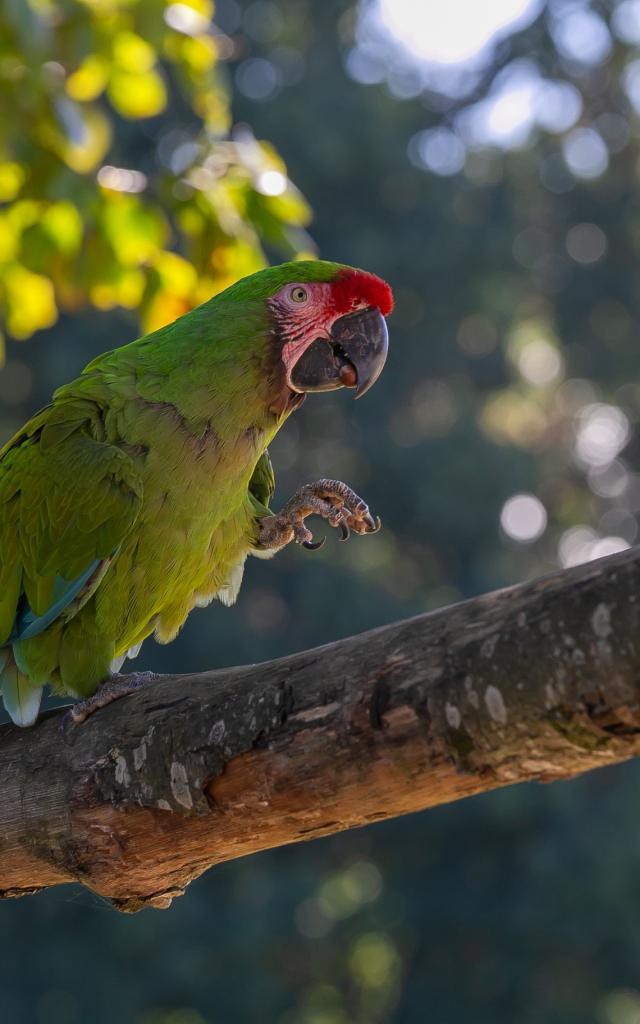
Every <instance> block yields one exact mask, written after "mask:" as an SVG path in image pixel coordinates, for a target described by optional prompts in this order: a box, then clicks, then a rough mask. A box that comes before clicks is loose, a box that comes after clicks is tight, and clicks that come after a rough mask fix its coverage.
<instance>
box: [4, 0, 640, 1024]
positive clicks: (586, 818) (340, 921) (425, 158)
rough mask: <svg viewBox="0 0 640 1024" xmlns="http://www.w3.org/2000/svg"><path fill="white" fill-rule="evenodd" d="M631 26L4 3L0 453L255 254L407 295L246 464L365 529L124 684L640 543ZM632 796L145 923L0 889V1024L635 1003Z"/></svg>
mask: <svg viewBox="0 0 640 1024" xmlns="http://www.w3.org/2000/svg"><path fill="white" fill-rule="evenodd" d="M639 47H640V2H639V0H620V2H616V0H593V2H587V0H549V2H546V3H545V2H543V0H484V2H483V3H477V2H476V0H447V3H446V4H441V3H436V2H435V0H361V2H360V3H357V2H349V0H323V2H322V3H319V2H316V3H312V2H311V0H254V2H238V0H218V2H216V4H215V7H214V5H213V3H212V2H211V0H177V2H170V3H169V2H168V3H165V2H163V0H4V3H3V4H2V10H1V11H0V126H1V129H0V264H1V269H0V316H1V319H2V323H3V329H4V333H5V340H4V355H3V367H2V370H1V371H0V403H1V407H0V435H1V439H2V440H5V439H7V438H8V437H9V436H10V435H11V434H12V433H13V431H14V430H15V429H17V428H18V427H19V426H20V425H21V424H22V422H23V421H24V420H25V418H26V417H27V416H28V415H29V414H30V413H31V412H33V411H34V410H35V409H36V408H38V407H39V406H41V405H43V404H45V403H46V401H47V400H48V397H49V395H50V394H51V391H52V390H53V389H54V388H55V387H56V386H58V385H59V384H61V383H63V382H64V381H66V380H68V379H70V378H71V377H72V376H74V375H75V374H76V373H78V372H79V371H80V369H81V368H82V366H83V365H84V364H85V363H86V362H87V361H88V360H89V359H91V358H92V357H93V356H94V355H95V354H96V353H98V352H100V351H102V350H104V349H107V348H111V347H114V346H115V345H119V344H122V343H124V342H127V341H129V340H131V339H133V338H134V337H136V336H137V335H138V334H139V333H140V332H141V331H147V330H151V329H153V328H154V327H157V326H160V325H161V324H163V323H165V322H167V321H170V320H172V319H174V318H175V317H176V316H178V315H179V314H180V313H182V312H184V311H185V310H187V309H188V308H190V307H191V306H193V305H195V304H197V303H199V302H201V301H203V300H205V299H206V298H208V297H209V296H211V295H213V294H214V293H215V292H216V291H219V290H220V289H221V288H223V287H225V286H226V285H227V284H229V283H230V282H231V281H233V280H235V279H236V278H237V277H239V276H242V275H244V274H246V273H249V272H251V271H253V270H255V269H257V268H259V267H260V266H262V265H264V264H265V262H278V261H280V260H282V259H285V258H292V257H294V256H307V257H308V256H309V255H313V254H316V253H317V254H319V255H321V256H323V257H326V258H329V259H336V260H339V261H341V262H346V263H351V264H356V265H359V266H362V267H364V268H366V269H367V270H371V271H374V272H376V273H378V274H380V275H381V276H383V277H385V278H386V279H387V280H389V281H390V282H391V284H392V285H393V287H394V289H395V292H396V297H397V307H396V312H395V313H394V314H393V318H392V320H391V322H390V330H391V352H390V357H389V361H388V364H387V368H386V370H385V373H384V375H383V377H382V378H381V380H380V382H379V383H378V385H377V386H376V388H374V390H373V391H372V392H370V393H369V394H368V395H367V397H366V398H365V399H364V400H363V401H362V402H359V403H358V404H357V405H354V404H353V403H352V401H351V400H350V397H349V395H347V394H338V395H335V396H319V397H318V398H316V399H314V398H310V399H309V400H308V401H307V402H306V403H305V406H304V408H303V409H302V411H301V412H300V413H298V414H297V415H296V416H295V417H294V418H293V419H292V420H290V421H289V422H288V423H287V425H286V428H285V429H284V431H283V432H282V434H281V436H279V437H278V438H277V440H276V442H275V444H274V445H273V446H272V449H271V451H272V458H273V461H274V464H275V467H276V472H277V477H278V490H277V494H276V500H275V503H274V504H275V506H276V507H278V506H279V505H280V504H282V503H283V502H284V501H285V500H286V499H287V498H288V497H289V496H290V495H291V494H292V493H293V491H294V490H295V489H296V488H297V487H298V486H299V484H301V483H302V482H304V481H306V480H309V479H313V478H315V477H317V476H322V475H327V474H328V475H332V476H337V477H342V478H344V479H345V480H347V481H348V482H349V483H350V484H351V485H352V486H353V487H354V488H355V489H356V490H358V491H359V492H360V493H362V494H364V495H365V496H366V498H367V499H368V500H369V502H370V504H371V507H372V508H373V510H374V511H375V512H376V513H379V514H380V515H381V516H382V519H383V522H384V530H383V531H382V532H381V533H380V534H379V535H377V536H376V537H372V538H368V539H366V540H362V539H359V538H354V539H353V540H352V541H351V542H350V543H349V544H346V545H344V546H343V545H338V544H336V542H335V541H336V538H335V537H334V536H331V537H330V538H329V541H328V543H327V545H326V547H325V548H324V549H323V550H322V551H321V552H319V553H317V554H310V553H308V552H303V551H301V550H299V549H297V550H288V551H285V552H284V553H283V554H281V555H280V556H279V557H278V558H277V559H276V560H275V561H274V562H271V563H269V564H264V563H259V562H257V561H254V564H250V565H248V572H247V574H246V577H245V584H244V587H243V589H242V591H241V594H240V598H239V600H238V603H237V605H236V606H235V607H234V608H233V609H231V610H227V609H225V608H222V607H221V606H214V607H210V608H209V609H207V610H204V611H199V612H194V613H193V614H192V616H191V618H190V619H189V622H188V624H187V626H186V627H185V629H184V630H183V632H182V634H181V636H180V638H179V639H178V641H176V642H175V643H174V644H173V645H171V646H170V647H166V648H160V647H157V646H156V645H155V644H154V643H153V642H152V641H147V643H146V644H145V647H144V650H143V653H142V655H141V658H140V663H139V664H140V667H141V668H152V669H156V670H160V671H167V672H169V671H193V670H203V669H207V668H212V667H216V666H221V665H228V664H234V663H239V662H247V661H259V660H262V659H266V658H272V657H275V656H278V655H281V654H285V653H289V652H291V651H294V650H299V649H302V648H305V647H308V646H311V645H314V644H319V643H324V642H326V641H329V640H334V639H337V638H339V637H342V636H346V635H349V634H351V633H354V632H357V631H360V630H364V629H367V628H370V627H373V626H376V625H379V624H381V623H384V622H388V621H390V620H393V619H395V618H401V617H404V616H407V615H412V614H415V613H417V612H423V611H425V610H428V609H431V608H435V607H439V606H442V605H445V604H448V603H450V602H452V601H457V600H459V599H461V598H465V597H470V596H473V595H475V594H478V593H481V592H483V591H487V590H490V589H492V588H495V587H499V586H504V585H507V584H511V583H514V582H517V581H520V580H523V579H525V578H527V577H530V576H533V575H537V574H540V573H543V572H546V571H549V570H552V569H554V568H556V567H558V566H570V565H575V564H577V563H579V562H583V561H586V560H588V559H591V558H595V557H599V556H600V555H603V554H606V553H608V552H613V551H617V550H621V549H623V548H625V547H628V546H629V545H631V544H633V543H634V542H635V540H636V538H637V531H638V514H639V513H640V474H639V472H638V471H639V470H640V437H639V434H638V416H639V413H640V386H639V376H640V374H639V369H640V357H639V355H638V342H637V327H636V325H637V323H638V319H639V315H640V288H639V284H640V277H639V269H638V268H639V267H640V202H639V195H640V193H639V175H640V121H639V116H640V49H639ZM322 529H323V528H322V526H321V525H320V526H319V527H318V535H319V534H320V533H321V532H322ZM250 561H251V560H250ZM336 592H339V593H340V594H341V600H340V601H339V602H336V601H335V600H333V597H334V595H335V593H336ZM639 784H640V766H639V765H638V764H629V765H626V766H622V767H619V768H616V769H610V770H607V771H601V772H599V773H597V774H594V775H592V776H589V777H586V778H584V779H582V780H577V781H574V782H572V783H556V784H554V785H551V786H549V787H541V786H539V787H533V786H530V787H518V788H515V789H511V790H506V791H504V792H501V793H497V794H493V795H490V796H486V797H478V798H475V799H473V800H470V801H467V802H464V803H460V804H458V805H454V806H451V807H442V808H439V809H436V810H433V811H430V812H429V813H426V814H423V815H414V816H411V817H408V818H405V819H400V820H397V821H392V822H389V823H386V824H382V825H377V826H375V827H371V828H369V829H367V830H362V831H358V832H353V833H346V834H344V835H341V836H336V837H333V838H331V839H326V840H322V841H317V842H315V843H312V844H309V845H302V846H297V847H291V848H286V849H281V850H276V851H272V852H270V853H265V854H262V855H260V856H255V857H252V858H250V859H247V860H244V861H239V862H236V863H231V864H228V865H223V866H220V867H217V868H215V869H214V870H212V871H211V872H209V873H208V875H206V876H205V877H203V878H201V879H200V880H198V881H197V882H195V883H194V884H193V885H192V886H191V887H190V889H189V890H188V892H187V894H186V896H184V897H183V898H182V899H179V900H177V901H176V902H175V903H174V905H173V906H172V908H171V909H170V910H168V911H163V912H159V911H153V910H148V911H145V912H143V913H141V914H139V915H137V916H136V917H133V918H126V917H122V916H120V915H118V914H117V913H116V912H114V911H112V910H111V909H110V908H109V907H108V906H107V905H106V904H104V903H103V902H102V901H101V900H100V899H98V898H97V897H94V896H92V895H91V894H90V893H87V892H86V891H83V890H80V889H79V888H75V887H67V888H60V889H56V890H53V891H51V892H48V893H43V894H41V895H39V896H36V897H30V898H26V899H23V900H20V901H19V902H16V903H11V902H10V903H4V904H1V905H0V929H1V935H2V945H1V947H0V948H1V950H2V956H1V957H0V1019H2V1020H3V1021H7V1022H11V1024H14V1022H15V1024H88V1022H91V1024H113V1022H115V1021H118V1022H132V1024H234V1022H242V1024H244V1022H247V1024H249V1022H250V1024H253V1022H256V1024H262V1022H266V1024H272V1022H273V1024H383V1022H397V1024H422V1022H425V1021H426V1022H429V1024H462V1022H465V1024H466V1022H468V1021H473V1024H512V1022H516V1024H596V1022H597V1024H638V1022H640V875H639V872H638V860H639V858H640V826H639V822H638V810H637V808H638V801H637V792H638V786H639Z"/></svg>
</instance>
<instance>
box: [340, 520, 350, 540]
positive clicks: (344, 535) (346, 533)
mask: <svg viewBox="0 0 640 1024" xmlns="http://www.w3.org/2000/svg"><path fill="white" fill-rule="evenodd" d="M340 533H341V534H342V536H341V537H338V540H339V541H343V540H349V537H350V536H351V530H350V529H349V527H348V526H347V524H346V523H345V522H344V520H343V521H342V522H341V523H340Z"/></svg>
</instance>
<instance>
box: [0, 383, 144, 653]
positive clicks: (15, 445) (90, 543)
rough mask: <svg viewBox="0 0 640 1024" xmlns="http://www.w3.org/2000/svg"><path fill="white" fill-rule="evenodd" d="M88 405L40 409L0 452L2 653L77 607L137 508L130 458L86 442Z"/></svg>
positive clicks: (91, 588)
mask: <svg viewBox="0 0 640 1024" xmlns="http://www.w3.org/2000/svg"><path fill="white" fill-rule="evenodd" d="M83 404H84V403H78V404H75V403H68V406H69V408H68V409H67V410H66V412H65V413H64V414H63V415H60V410H59V408H57V407H50V408H49V409H46V410H44V411H43V412H42V413H40V414H38V416H36V417H34V419H33V420H32V421H31V422H30V423H29V424H28V425H27V427H26V428H25V429H24V430H23V431H22V432H21V433H20V434H19V435H18V436H17V437H16V438H14V439H13V441H11V442H9V444H8V445H7V446H6V447H5V448H4V449H3V450H2V452H1V453H0V647H2V646H3V645H4V644H6V643H7V641H10V640H20V639H27V638H29V637H33V636H37V635H38V633H41V632H42V631H43V630H45V629H46V628H47V627H48V626H50V625H51V624H52V622H54V621H55V619H56V618H58V617H59V616H60V615H62V614H63V613H65V614H66V615H68V616H70V615H71V614H73V613H74V612H75V611H76V610H77V609H78V608H79V607H81V605H82V603H83V602H84V601H85V600H87V598H88V596H90V594H91V593H93V592H94V591H95V589H96V587H97V586H98V585H99V583H100V581H101V579H102V576H103V575H104V573H105V572H106V570H107V568H108V566H109V563H110V561H111V559H112V558H113V556H114V554H115V553H116V552H117V551H118V548H119V547H120V545H121V544H122V542H123V540H124V538H125V537H126V536H127V534H128V533H129V532H130V530H131V528H132V527H133V524H134V523H135V520H136V518H137V516H138V513H139V511H140V506H141V502H142V483H141V481H140V478H139V476H138V473H137V472H136V470H135V467H134V464H133V462H132V460H131V459H130V458H129V456H128V455H127V454H126V453H125V452H123V451H121V450H120V449H119V448H116V447H115V446H114V445H110V444H106V443H101V442H100V441H96V440H94V438H93V437H91V436H90V434H89V432H88V423H87V417H86V416H85V415H83V414H82V408H81V406H82V405H83Z"/></svg>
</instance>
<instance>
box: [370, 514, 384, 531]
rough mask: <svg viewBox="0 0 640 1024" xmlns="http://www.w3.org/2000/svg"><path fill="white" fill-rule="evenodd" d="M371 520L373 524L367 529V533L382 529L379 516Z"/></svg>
mask: <svg viewBox="0 0 640 1024" xmlns="http://www.w3.org/2000/svg"><path fill="white" fill-rule="evenodd" d="M371 521H372V523H373V526H372V527H371V529H370V530H369V533H377V532H378V530H380V529H382V520H381V519H380V516H376V517H375V519H372V520H371Z"/></svg>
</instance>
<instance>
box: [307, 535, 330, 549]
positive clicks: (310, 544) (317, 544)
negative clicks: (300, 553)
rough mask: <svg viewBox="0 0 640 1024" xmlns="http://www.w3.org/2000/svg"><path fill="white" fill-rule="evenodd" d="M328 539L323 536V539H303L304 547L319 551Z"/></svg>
mask: <svg viewBox="0 0 640 1024" xmlns="http://www.w3.org/2000/svg"><path fill="white" fill-rule="evenodd" d="M326 539H327V538H326V537H323V538H322V540H303V542H302V547H303V548H306V549H307V551H317V550H318V548H321V547H322V545H323V544H324V542H325V541H326Z"/></svg>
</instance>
